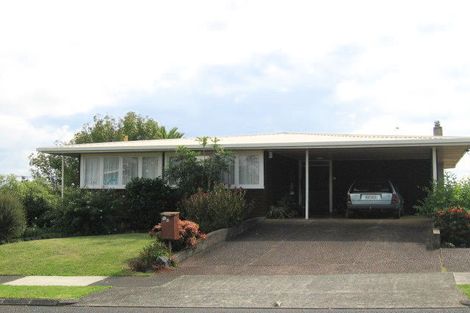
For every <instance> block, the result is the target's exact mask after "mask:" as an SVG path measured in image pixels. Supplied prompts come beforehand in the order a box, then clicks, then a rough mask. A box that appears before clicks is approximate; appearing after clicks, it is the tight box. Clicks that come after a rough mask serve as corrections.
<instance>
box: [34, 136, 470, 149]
mask: <svg viewBox="0 0 470 313" xmlns="http://www.w3.org/2000/svg"><path fill="white" fill-rule="evenodd" d="M217 138H218V139H219V140H220V141H219V142H218V144H219V145H220V146H222V147H225V148H229V149H233V150H248V149H305V148H365V147H370V148H371V147H425V146H429V147H432V146H435V147H439V146H459V147H468V148H470V137H453V136H402V135H354V134H315V133H276V134H262V135H245V136H230V137H217ZM179 146H186V147H188V148H190V149H201V148H202V146H201V145H200V143H199V142H198V141H197V139H196V138H181V139H158V140H138V141H116V142H104V143H90V144H74V145H61V146H53V147H43V148H38V149H37V150H38V151H39V152H46V153H53V154H80V153H103V152H143V151H174V150H176V149H177V148H178V147H179Z"/></svg>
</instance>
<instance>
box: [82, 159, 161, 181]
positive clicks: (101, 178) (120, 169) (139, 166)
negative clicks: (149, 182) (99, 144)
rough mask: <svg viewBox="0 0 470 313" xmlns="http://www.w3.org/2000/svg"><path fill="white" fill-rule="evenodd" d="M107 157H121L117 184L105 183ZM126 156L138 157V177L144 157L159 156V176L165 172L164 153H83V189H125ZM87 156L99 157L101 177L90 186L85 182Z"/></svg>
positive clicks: (140, 173) (140, 174) (140, 175)
mask: <svg viewBox="0 0 470 313" xmlns="http://www.w3.org/2000/svg"><path fill="white" fill-rule="evenodd" d="M105 157H119V178H118V184H117V185H106V186H105V185H104V184H103V176H104V158H105ZM126 157H134V158H135V157H136V158H137V160H138V161H137V164H138V165H137V173H138V174H137V177H139V178H140V177H142V158H144V157H155V158H158V164H157V177H159V178H161V177H162V173H163V168H162V153H161V152H153V153H132V154H131V153H129V154H127V153H126V154H115V153H109V154H82V155H81V156H80V188H83V189H125V188H126V185H123V184H122V170H123V168H122V167H123V161H122V159H123V158H126ZM87 158H98V159H99V177H98V184H97V185H94V186H88V185H86V184H85V160H86V159H87Z"/></svg>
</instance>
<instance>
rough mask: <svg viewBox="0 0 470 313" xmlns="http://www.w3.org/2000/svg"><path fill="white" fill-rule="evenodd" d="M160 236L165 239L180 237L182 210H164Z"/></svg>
mask: <svg viewBox="0 0 470 313" xmlns="http://www.w3.org/2000/svg"><path fill="white" fill-rule="evenodd" d="M161 216H162V221H161V225H162V230H161V232H160V237H161V238H162V239H165V240H178V239H180V229H179V225H180V224H179V221H180V212H162V213H161Z"/></svg>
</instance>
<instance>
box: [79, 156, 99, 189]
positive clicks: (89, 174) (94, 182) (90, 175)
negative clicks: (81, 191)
mask: <svg viewBox="0 0 470 313" xmlns="http://www.w3.org/2000/svg"><path fill="white" fill-rule="evenodd" d="M83 161H84V162H85V186H88V187H93V186H98V184H99V177H100V159H99V158H89V157H87V158H84V159H83Z"/></svg>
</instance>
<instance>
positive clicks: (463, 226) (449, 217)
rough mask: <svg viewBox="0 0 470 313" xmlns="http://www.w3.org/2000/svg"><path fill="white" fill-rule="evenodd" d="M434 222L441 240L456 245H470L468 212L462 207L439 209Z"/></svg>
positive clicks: (469, 217)
mask: <svg viewBox="0 0 470 313" xmlns="http://www.w3.org/2000/svg"><path fill="white" fill-rule="evenodd" d="M434 224H435V225H436V226H437V227H439V228H440V230H441V240H442V242H445V243H451V244H453V245H454V246H457V247H470V212H469V211H467V210H465V209H462V208H448V209H444V210H439V211H437V212H436V213H435V215H434Z"/></svg>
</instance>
